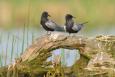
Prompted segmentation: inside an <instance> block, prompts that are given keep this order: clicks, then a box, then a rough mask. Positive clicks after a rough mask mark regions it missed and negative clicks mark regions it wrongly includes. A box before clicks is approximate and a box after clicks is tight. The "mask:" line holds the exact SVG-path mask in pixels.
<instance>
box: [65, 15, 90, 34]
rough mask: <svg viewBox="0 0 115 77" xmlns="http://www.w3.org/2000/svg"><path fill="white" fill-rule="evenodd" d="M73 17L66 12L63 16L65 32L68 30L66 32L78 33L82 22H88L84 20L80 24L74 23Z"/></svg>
mask: <svg viewBox="0 0 115 77" xmlns="http://www.w3.org/2000/svg"><path fill="white" fill-rule="evenodd" d="M73 18H75V17H73V16H72V15H71V14H67V15H66V16H65V20H66V23H65V26H66V32H68V33H78V32H79V31H80V30H81V29H82V27H83V26H84V24H86V23H88V22H84V23H81V24H76V23H74V21H73Z"/></svg>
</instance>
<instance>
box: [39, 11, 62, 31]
mask: <svg viewBox="0 0 115 77" xmlns="http://www.w3.org/2000/svg"><path fill="white" fill-rule="evenodd" d="M48 17H50V15H49V14H48V12H46V11H44V12H43V13H42V16H41V22H40V24H41V25H42V27H43V28H44V29H45V30H46V31H47V33H48V31H63V32H64V28H63V27H61V26H58V25H57V24H56V23H55V22H54V21H52V20H50V19H48Z"/></svg>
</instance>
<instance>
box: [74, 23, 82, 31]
mask: <svg viewBox="0 0 115 77" xmlns="http://www.w3.org/2000/svg"><path fill="white" fill-rule="evenodd" d="M82 27H83V24H74V26H73V27H72V29H73V30H74V31H79V30H81V28H82Z"/></svg>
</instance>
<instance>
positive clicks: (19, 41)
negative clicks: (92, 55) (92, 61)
mask: <svg viewBox="0 0 115 77" xmlns="http://www.w3.org/2000/svg"><path fill="white" fill-rule="evenodd" d="M114 29H115V28H114V27H113V28H110V29H102V28H96V29H95V30H93V31H91V32H87V33H86V32H84V31H86V30H85V29H83V30H82V31H81V32H79V33H78V34H77V35H83V36H96V35H114V34H115V31H114ZM44 34H46V31H44V30H43V29H39V30H38V29H32V28H30V29H25V30H24V29H14V30H9V31H4V30H2V29H0V65H1V66H3V65H7V64H10V63H13V62H14V59H15V58H17V57H19V56H20V55H21V54H22V53H23V52H22V51H24V50H25V49H26V48H27V47H28V46H29V45H31V43H32V41H33V40H35V39H36V38H38V37H40V36H42V35H44ZM58 51H59V52H57V50H55V51H54V52H53V54H57V55H58V54H61V51H62V50H60V49H59V50H58ZM65 51H66V52H65ZM67 51H69V52H67ZM64 54H65V57H66V59H67V60H66V59H65V61H64V59H63V60H62V61H64V62H65V64H66V65H67V66H71V65H73V64H74V63H75V61H76V60H77V59H78V57H79V53H78V51H77V52H76V50H66V49H65V50H64ZM65 57H64V58H65Z"/></svg>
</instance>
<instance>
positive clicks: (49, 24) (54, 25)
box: [45, 20, 57, 29]
mask: <svg viewBox="0 0 115 77" xmlns="http://www.w3.org/2000/svg"><path fill="white" fill-rule="evenodd" d="M45 25H46V26H47V27H48V28H51V29H55V28H56V26H57V24H56V23H55V22H53V21H51V20H49V21H47V22H46V23H45Z"/></svg>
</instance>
